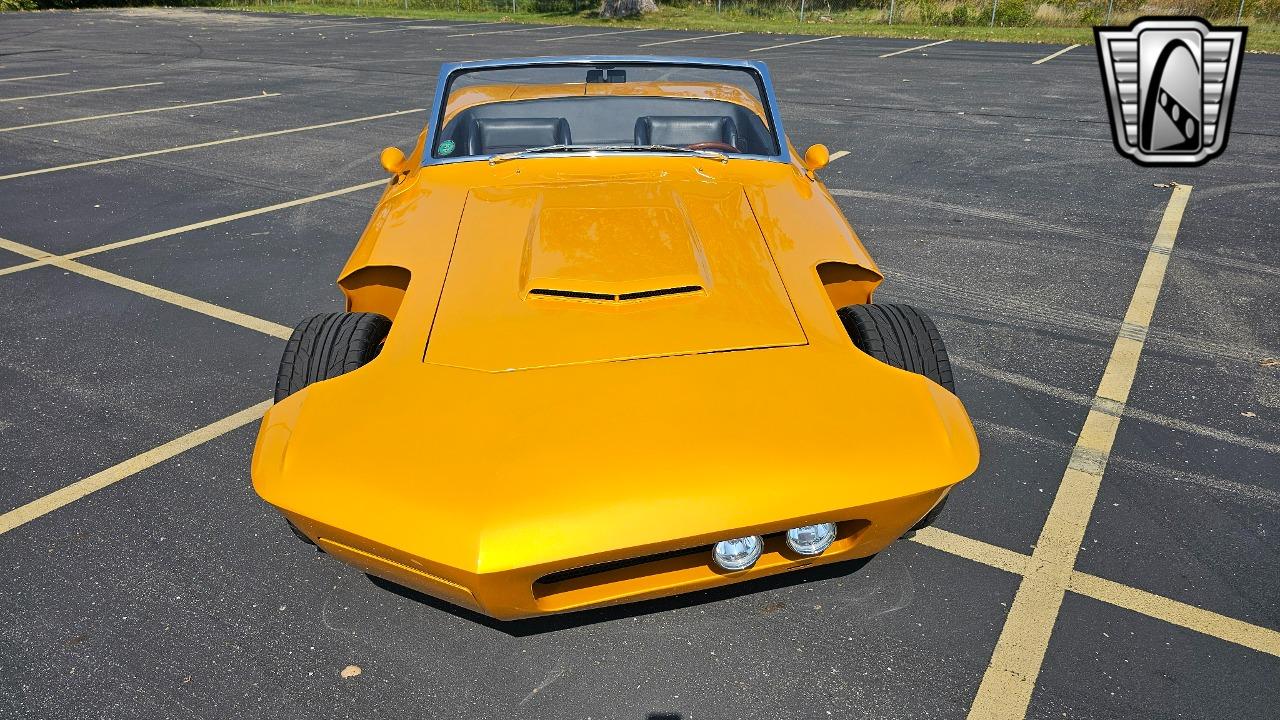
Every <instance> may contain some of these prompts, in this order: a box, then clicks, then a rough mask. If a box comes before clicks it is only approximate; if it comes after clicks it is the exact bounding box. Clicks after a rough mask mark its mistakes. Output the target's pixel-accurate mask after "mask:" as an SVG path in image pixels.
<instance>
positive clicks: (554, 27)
mask: <svg viewBox="0 0 1280 720" xmlns="http://www.w3.org/2000/svg"><path fill="white" fill-rule="evenodd" d="M567 27H573V26H572V25H552V26H551V27H543V26H538V27H531V28H520V29H518V30H487V31H485V32H473V33H458V34H457V35H445V37H451V38H455V37H474V36H476V35H510V34H512V33H522V32H535V31H538V30H561V29H563V28H567Z"/></svg>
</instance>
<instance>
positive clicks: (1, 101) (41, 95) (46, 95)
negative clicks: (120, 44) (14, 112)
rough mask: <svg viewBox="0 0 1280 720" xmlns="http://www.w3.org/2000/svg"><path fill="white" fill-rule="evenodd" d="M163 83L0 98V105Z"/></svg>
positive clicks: (161, 83) (156, 83)
mask: <svg viewBox="0 0 1280 720" xmlns="http://www.w3.org/2000/svg"><path fill="white" fill-rule="evenodd" d="M163 84H164V83H163V82H148V83H134V84H133V85H114V86H112V87H103V88H89V89H88V90H65V91H63V92H56V93H42V94H40V95H23V96H22V97H11V98H0V103H7V102H18V101H19V100H37V99H39V98H51V97H62V96H63V95H83V94H85V93H100V92H107V91H109V90H129V89H130V88H140V87H151V86H152V85H163Z"/></svg>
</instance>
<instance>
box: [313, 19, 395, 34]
mask: <svg viewBox="0 0 1280 720" xmlns="http://www.w3.org/2000/svg"><path fill="white" fill-rule="evenodd" d="M406 22H413V21H412V20H387V21H385V22H341V23H327V24H324V25H304V26H302V27H296V28H293V29H294V30H295V31H296V30H325V29H327V28H341V27H360V26H364V27H369V26H375V27H376V26H378V25H398V24H400V23H406Z"/></svg>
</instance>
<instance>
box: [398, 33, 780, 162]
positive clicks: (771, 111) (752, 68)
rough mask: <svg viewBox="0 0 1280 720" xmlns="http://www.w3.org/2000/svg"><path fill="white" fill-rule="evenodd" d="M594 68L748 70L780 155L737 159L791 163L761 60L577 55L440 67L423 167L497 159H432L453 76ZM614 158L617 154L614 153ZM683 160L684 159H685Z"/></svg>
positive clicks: (734, 156) (736, 155)
mask: <svg viewBox="0 0 1280 720" xmlns="http://www.w3.org/2000/svg"><path fill="white" fill-rule="evenodd" d="M555 65H560V66H575V65H581V66H591V65H682V66H685V67H705V68H718V69H725V70H745V71H747V72H750V73H753V74H754V75H755V76H756V78H757V79H758V80H759V82H760V87H761V89H762V91H763V93H764V97H763V98H762V102H763V103H764V110H765V114H766V115H767V116H768V117H769V129H770V130H771V131H772V132H773V133H774V134H775V135H776V136H777V141H778V153H777V154H776V155H755V154H747V153H743V154H740V155H738V154H735V155H732V156H731V157H732V158H733V159H735V160H736V159H754V160H767V161H770V162H781V163H790V162H791V148H790V146H789V145H788V143H787V133H786V131H785V130H783V128H782V116H781V114H780V113H779V112H778V99H777V97H775V95H774V92H773V79H772V77H771V76H770V75H769V68H768V66H766V65H765V64H764V63H763V62H760V61H759V60H728V59H720V58H694V57H660V56H654V55H576V56H562V57H536V58H508V59H505V60H475V61H471V62H459V63H445V64H444V65H442V66H441V67H440V76H439V78H438V79H437V80H436V91H435V98H434V100H433V101H432V103H431V117H430V118H428V120H427V124H428V132H427V145H426V148H425V150H426V152H424V153H423V158H422V165H423V166H424V167H427V166H431V165H447V164H449V163H457V162H476V161H478V160H485V161H487V160H488V159H489V158H491V157H493V155H467V156H464V157H444V158H437V157H432V155H434V153H433V152H431V149H432V148H434V147H435V146H436V135H437V133H439V132H440V129H441V128H440V119H441V115H442V114H443V113H444V109H445V108H444V103H445V95H444V94H445V89H446V88H448V87H449V84H450V82H451V81H452V79H453V76H454V75H456V74H459V73H463V72H470V71H472V70H496V69H502V68H520V67H538V66H555ZM610 154H613V153H610ZM616 154H618V155H623V154H625V155H668V156H671V155H674V153H665V152H661V151H654V152H627V153H616ZM565 156H575V157H582V153H580V152H578V153H551V152H549V153H540V154H538V155H537V157H565ZM681 157H683V155H681Z"/></svg>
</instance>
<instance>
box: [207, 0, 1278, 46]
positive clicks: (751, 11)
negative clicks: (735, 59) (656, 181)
mask: <svg viewBox="0 0 1280 720" xmlns="http://www.w3.org/2000/svg"><path fill="white" fill-rule="evenodd" d="M416 2H419V0H411V2H410V8H409V9H407V10H406V9H405V8H404V5H403V4H402V2H397V1H396V0H372V1H371V2H363V1H362V2H361V3H360V4H358V5H357V4H354V3H349V4H311V3H275V4H271V5H267V4H262V3H258V4H252V5H246V4H240V3H228V4H226V5H223V6H222V7H225V8H228V9H236V10H248V11H259V12H301V13H314V14H316V15H346V16H353V15H354V16H363V17H395V18H410V19H423V20H468V21H472V22H481V21H490V20H491V21H507V22H519V23H534V24H538V23H541V24H549V25H583V26H587V27H599V28H617V29H625V28H642V27H652V28H659V29H665V30H705V31H709V32H717V31H718V32H730V31H745V32H760V33H788V34H797V35H852V36H858V37H895V38H912V39H920V40H946V39H957V40H979V41H989V42H1018V43H1046V44H1054V45H1068V44H1071V43H1084V44H1091V43H1092V42H1093V29H1092V28H1091V27H1089V26H1087V25H1083V24H1079V25H1077V24H1071V23H1070V20H1069V18H1064V17H1056V18H1050V20H1049V21H1048V22H1046V23H1044V24H1033V25H1028V26H1019V27H999V26H997V27H988V26H987V24H986V23H983V22H981V21H975V22H977V23H978V24H969V25H938V24H934V25H929V24H920V23H919V22H918V21H917V22H915V23H913V22H911V21H912V20H918V15H917V14H916V13H915V10H914V8H915V7H916V6H915V5H912V4H910V3H909V2H902V3H900V5H901V6H904V8H905V9H904V11H903V15H904V16H905V19H906V20H907V22H906V23H903V22H895V23H894V24H893V25H889V24H887V23H886V22H885V16H884V13H883V12H881V11H879V10H851V11H845V12H835V13H830V14H829V15H828V14H827V13H826V12H825V11H821V14H819V12H809V13H806V17H805V22H803V23H802V22H800V21H799V20H798V18H797V17H796V15H795V14H794V13H791V12H788V11H786V10H784V9H760V8H757V7H751V8H746V9H742V8H737V7H734V8H731V7H728V6H727V5H726V9H725V10H724V11H723V12H721V13H718V14H717V13H716V11H715V6H714V5H711V6H706V5H695V6H664V5H662V4H661V2H659V10H658V12H656V13H651V14H649V15H646V16H644V17H642V18H631V19H627V20H603V19H601V18H599V17H596V14H595V8H596V5H595V4H594V3H591V4H590V6H589V7H590V9H584V10H581V11H579V12H573V11H571V10H569V9H568V8H567V7H566V9H565V10H563V11H555V12H536V11H526V10H523V9H521V10H519V11H517V12H515V13H512V12H510V10H507V11H505V12H504V11H498V10H495V9H493V7H494V6H493V5H492V4H486V5H484V6H481V7H474V5H473V9H468V8H463V9H461V10H458V9H452V8H448V7H434V8H418V7H413V4H414V3H416ZM467 2H468V4H473V3H474V2H475V0H467ZM568 4H569V3H568V2H566V6H567V5H568ZM582 6H583V7H587V4H586V0H582ZM987 7H990V6H987ZM982 16H983V17H989V16H987V15H986V13H985V12H984V13H982ZM819 17H828V18H829V20H830V21H827V20H819ZM1130 19H1131V18H1129V17H1127V16H1119V15H1117V16H1116V17H1115V18H1113V19H1112V24H1125V23H1127V22H1128V21H1129V20H1130ZM1037 20H1039V19H1038V18H1037V19H1036V20H1032V21H1031V22H1037ZM1233 20H1234V18H1221V19H1219V20H1218V24H1231V22H1232V21H1233ZM1247 47H1248V50H1249V51H1251V52H1272V53H1274V52H1280V25H1275V24H1265V23H1254V24H1250V26H1249V40H1248V45H1247Z"/></svg>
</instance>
